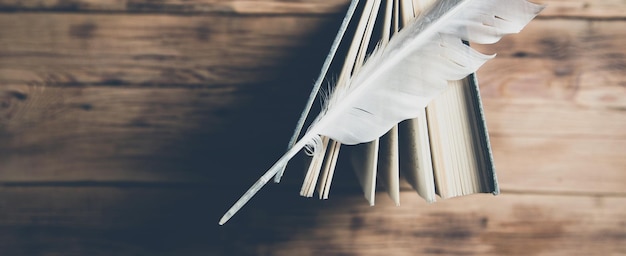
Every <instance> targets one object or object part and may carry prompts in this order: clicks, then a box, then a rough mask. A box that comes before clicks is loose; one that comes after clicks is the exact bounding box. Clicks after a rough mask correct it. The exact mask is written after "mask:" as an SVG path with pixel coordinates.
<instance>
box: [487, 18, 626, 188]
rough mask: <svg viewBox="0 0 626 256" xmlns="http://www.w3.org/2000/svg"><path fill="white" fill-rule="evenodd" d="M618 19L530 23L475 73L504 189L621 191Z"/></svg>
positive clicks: (624, 142) (622, 91)
mask: <svg viewBox="0 0 626 256" xmlns="http://www.w3.org/2000/svg"><path fill="white" fill-rule="evenodd" d="M623 25H624V22H623V21H584V20H536V21H533V22H531V23H530V24H529V25H528V27H527V28H526V29H525V30H524V31H522V33H520V34H518V35H513V36H508V37H505V38H504V39H503V40H502V42H500V43H498V44H496V45H493V46H481V45H479V46H477V48H478V49H479V50H481V51H482V52H490V53H492V52H497V53H498V56H497V57H496V59H494V60H492V61H490V62H487V64H485V66H484V67H482V68H481V69H480V70H479V72H478V79H479V83H480V86H481V95H482V97H483V104H484V107H485V112H486V113H485V115H486V118H487V124H488V128H489V131H490V135H491V137H492V140H491V141H492V143H493V145H492V146H493V149H494V158H495V161H496V168H497V169H498V176H499V178H500V182H501V185H502V188H503V189H514V190H520V191H530V190H544V191H554V190H558V191H570V192H571V191H586V192H589V193H611V192H620V193H623V192H624V191H626V190H625V189H626V188H625V187H624V186H623V184H625V182H626V176H625V175H624V170H626V169H624V168H626V162H624V159H626V151H624V150H623V149H624V148H626V129H624V127H626V111H625V110H626V87H624V82H623V81H626V76H625V73H624V72H623V70H624V67H626V64H625V63H624V60H623V59H624V58H623V57H624V56H626V49H624V47H622V45H624V44H625V43H626V33H625V32H624V30H623V28H622V26H623Z"/></svg>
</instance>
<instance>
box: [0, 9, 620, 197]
mask: <svg viewBox="0 0 626 256" xmlns="http://www.w3.org/2000/svg"><path fill="white" fill-rule="evenodd" d="M9 16H11V15H9ZM40 16H50V17H52V18H50V17H49V18H42V17H40ZM77 16H79V17H74V16H72V17H70V18H65V16H61V15H57V14H38V15H37V17H39V18H41V20H42V21H48V20H51V19H53V18H54V19H57V18H58V19H57V20H60V21H62V24H63V26H65V27H67V29H68V30H69V27H72V26H76V25H72V24H82V22H83V21H84V20H88V19H90V17H92V16H94V15H84V16H81V15H77ZM1 17H4V18H6V17H7V16H6V15H5V16H2V15H0V18H1ZM95 17H96V20H99V19H101V20H99V22H109V21H110V23H109V24H106V25H105V26H107V27H108V28H107V29H106V30H107V31H109V32H106V33H105V32H103V33H102V34H101V35H97V36H96V35H95V34H97V33H94V37H93V38H91V39H87V41H89V42H91V43H87V45H88V44H98V45H100V44H102V45H104V46H106V47H95V48H91V47H81V46H80V44H81V43H80V40H78V41H76V42H74V44H73V45H74V46H75V47H73V46H72V47H67V46H65V45H64V44H60V43H59V42H65V41H67V42H71V41H72V40H73V39H72V36H71V35H70V34H63V33H59V34H54V35H57V36H56V37H53V36H52V35H53V34H51V36H49V37H42V38H41V39H40V40H38V41H37V42H36V43H34V44H29V45H26V46H22V45H21V43H19V42H26V41H28V40H27V38H29V37H32V35H31V33H30V32H28V31H42V30H43V29H44V27H45V25H44V24H45V23H25V24H30V25H28V26H27V25H23V26H25V27H24V28H25V29H23V30H19V31H18V30H15V33H12V34H16V35H21V38H22V39H20V40H17V39H16V37H13V38H12V39H10V38H9V37H2V39H0V40H3V41H4V42H5V45H6V46H10V47H5V48H4V50H0V51H4V52H5V55H7V56H9V57H8V58H7V59H2V60H0V62H2V63H4V64H3V65H2V66H0V71H2V70H4V72H1V73H0V74H2V75H1V76H0V81H4V82H5V83H8V84H7V85H4V86H3V87H2V88H0V91H2V93H0V95H1V97H0V98H1V99H2V104H3V106H4V107H3V109H2V110H1V111H0V114H1V115H0V121H1V122H0V124H1V126H0V130H2V131H3V133H2V138H4V139H3V140H4V141H5V143H3V144H2V145H0V152H3V154H2V155H1V156H0V159H3V161H0V166H1V167H2V170H3V171H2V172H0V178H1V179H3V180H4V181H7V182H9V181H11V182H27V181H42V182H51V181H59V182H63V181H84V180H92V181H106V182H110V181H134V182H143V181H158V182H164V181H188V180H196V181H207V180H211V177H210V176H207V175H203V174H204V173H205V172H206V171H207V170H221V169H229V166H230V164H231V162H237V161H233V160H234V159H236V158H237V157H238V156H239V155H240V154H241V152H242V151H243V152H245V151H246V150H251V151H252V152H259V153H257V154H252V155H250V156H248V157H247V158H248V161H246V163H249V165H248V164H245V165H244V163H240V162H237V163H236V164H240V165H235V166H232V167H231V168H235V169H236V168H243V169H245V170H250V171H252V172H260V171H262V169H263V168H262V167H263V166H269V165H270V164H271V161H272V160H273V159H275V158H276V157H277V156H278V155H280V153H281V152H282V150H283V149H282V143H280V142H279V141H280V138H284V139H283V140H285V141H286V140H287V139H286V136H288V134H289V133H290V131H289V130H290V129H291V126H293V123H295V118H296V117H297V112H298V109H300V108H301V107H302V106H301V105H300V104H301V101H302V100H303V99H304V98H305V97H306V96H305V95H306V94H307V91H308V86H309V85H310V81H312V79H313V78H314V75H315V74H314V73H313V72H314V71H315V68H307V66H306V65H305V64H299V63H301V62H307V61H306V60H309V59H311V58H313V57H311V56H310V55H302V56H294V57H284V58H285V59H286V60H285V63H282V62H281V61H279V60H276V61H275V64H273V65H275V66H291V67H290V69H289V70H293V72H292V76H293V77H291V78H289V77H287V78H286V79H285V80H283V81H271V80H272V79H273V78H272V77H273V76H276V75H278V74H281V73H282V71H281V70H277V71H273V72H274V74H268V72H271V71H269V69H271V68H272V66H271V65H270V64H268V65H260V64H258V63H256V62H255V61H254V60H258V59H263V58H265V57H266V56H267V55H270V54H274V53H273V52H269V53H266V52H264V51H262V50H261V48H259V49H258V50H255V51H251V52H249V53H248V52H243V53H233V54H232V55H231V57H232V58H231V59H228V60H234V61H235V62H237V60H240V59H247V62H245V63H248V64H245V65H250V66H249V67H248V68H245V69H243V70H241V69H238V67H239V66H236V65H235V64H232V65H233V66H230V67H231V70H232V73H231V75H223V76H211V75H210V73H207V74H206V76H201V75H192V74H194V73H200V71H198V70H201V68H200V69H196V68H194V67H197V66H202V65H206V64H205V63H209V64H208V65H213V66H215V67H228V65H229V64H226V63H229V62H228V61H227V62H224V61H223V60H224V59H215V58H213V57H211V56H210V55H203V54H198V56H194V55H193V52H191V51H186V50H184V49H187V48H192V47H196V46H198V47H203V48H204V49H211V50H209V51H212V52H225V51H233V52H235V51H234V50H232V49H231V50H229V49H230V47H229V46H228V45H227V44H223V43H221V42H220V40H217V39H216V40H217V41H209V42H207V43H206V44H207V45H204V46H203V45H202V44H200V43H199V42H196V41H194V40H189V39H181V38H178V37H169V36H168V37H165V38H170V39H167V40H164V41H168V40H172V41H173V42H175V43H172V45H173V46H172V47H169V48H168V47H166V46H165V44H164V45H160V43H156V45H160V46H159V47H156V48H154V49H153V50H148V49H149V48H147V47H144V48H142V47H139V46H143V45H146V44H155V43H154V42H151V41H150V40H149V39H143V38H142V37H130V38H127V39H124V40H122V37H119V38H118V40H117V41H115V40H109V39H106V38H107V37H108V36H109V35H110V34H115V33H114V31H117V30H122V31H124V29H123V28H124V27H125V25H122V24H126V23H125V22H123V21H120V20H117V21H116V20H115V19H109V16H98V15H95ZM126 18H128V20H129V22H130V21H133V22H137V23H142V24H148V23H149V22H148V18H152V16H130V15H129V16H127V17H126ZM144 18H145V20H144ZM186 19H188V18H187V17H167V19H166V20H167V21H168V22H174V23H178V24H179V26H180V27H178V30H183V31H191V30H192V27H193V26H194V25H193V24H186V23H185V22H184V21H185V20H186ZM209 19H210V18H209ZM275 19H276V20H275ZM254 20H255V19H252V18H249V19H248V21H245V22H244V21H242V22H244V24H248V23H254ZM290 20H292V19H291V18H284V17H271V18H268V22H270V23H271V24H278V23H281V22H284V21H290ZM224 22H226V21H224ZM316 22H321V19H311V20H309V21H308V22H307V23H306V24H308V25H307V26H309V27H317V26H318V25H316ZM98 24H99V23H98ZM115 24H117V25H115ZM97 26H100V25H97ZM275 26H278V25H275ZM294 26H295V25H294ZM623 26H624V22H622V21H578V20H538V21H534V22H532V23H531V24H530V25H529V26H528V28H527V29H526V30H524V31H523V32H522V33H521V34H519V35H514V36H510V37H506V38H505V39H504V40H503V41H502V42H501V43H499V44H497V45H495V46H493V47H485V46H478V48H479V49H480V50H481V51H484V52H498V54H499V55H498V57H497V58H496V59H494V60H492V61H491V62H488V63H487V64H486V65H485V67H484V68H483V69H481V70H480V71H479V74H478V77H479V80H480V85H481V90H482V95H483V100H484V105H485V110H486V116H487V121H488V127H489V130H490V133H491V136H492V137H493V141H494V151H495V154H496V158H495V159H496V165H497V168H498V170H499V173H501V174H500V176H501V179H502V180H501V183H502V186H503V188H511V189H513V188H514V189H519V190H529V191H532V190H551V191H574V190H579V189H583V190H584V191H589V192H597V193H608V192H612V191H615V192H624V191H625V190H624V189H625V188H624V186H623V184H624V182H626V176H625V175H624V174H623V173H624V172H623V170H624V169H623V168H624V167H623V166H625V165H624V162H623V156H624V152H622V151H620V150H619V149H620V148H625V147H626V146H625V143H626V130H624V129H623V127H626V112H625V111H623V109H626V105H624V102H626V100H625V99H624V97H626V92H624V87H623V85H622V84H621V83H622V81H624V80H626V77H624V73H623V72H622V70H621V67H623V63H621V61H622V60H621V58H620V57H619V56H626V51H625V50H624V48H623V47H622V45H623V42H624V41H625V35H624V32H623V30H622V27H623ZM564 28H566V29H564ZM178 30H177V31H178ZM295 30H296V29H295V28H293V30H289V29H286V30H285V31H283V32H281V33H283V35H282V37H283V38H284V40H280V41H278V42H280V43H283V44H287V45H291V46H290V47H292V48H299V47H301V49H311V47H312V46H308V47H309V48H307V47H306V46H298V43H297V42H301V41H304V39H305V38H308V35H306V34H304V33H303V32H296V31H295ZM232 31H237V32H238V33H241V34H242V35H237V34H232V35H231V34H227V33H226V32H223V33H224V34H221V35H220V37H223V38H228V37H229V36H232V37H241V38H244V37H250V38H255V40H253V41H249V42H248V44H250V45H271V44H272V43H274V42H276V41H275V40H274V39H273V38H272V37H270V36H265V35H263V33H265V32H264V31H263V30H260V31H254V30H249V29H246V30H232ZM232 31H231V32H232ZM268 31H269V29H268ZM0 33H3V32H0ZM4 33H6V34H10V33H7V32H4ZM125 33H129V34H136V33H148V32H146V31H144V32H140V31H139V29H137V30H134V29H132V30H129V31H128V32H125ZM149 33H153V34H154V35H155V36H156V35H157V34H158V33H159V26H156V27H154V30H153V31H152V32H149ZM190 33H193V32H190ZM58 35H66V37H67V39H59V38H58ZM118 36H119V35H118ZM149 38H150V37H149ZM298 38H300V39H298ZM102 41H106V42H108V43H106V44H105V43H103V42H102ZM226 41H227V42H230V41H228V40H226ZM129 47H139V48H138V50H137V51H131V53H130V54H128V55H129V56H126V55H125V54H123V52H128V50H127V49H128V48H129ZM220 47H221V48H220ZM36 49H41V50H42V51H46V52H48V53H50V54H52V53H54V52H56V51H59V52H63V51H65V52H68V53H67V54H66V55H64V56H67V57H65V58H57V57H56V55H52V56H48V55H46V54H34V53H33V54H31V55H28V54H27V52H32V51H35V52H37V50H36ZM132 49H135V48H132ZM242 49H243V48H242ZM165 50H167V51H172V52H176V54H175V55H183V56H180V57H179V58H180V60H179V59H177V58H172V59H170V58H157V59H158V60H157V59H153V58H148V59H141V58H134V57H132V56H141V55H145V54H144V53H142V51H154V52H159V51H165ZM115 51H119V52H120V53H119V54H109V53H110V52H115ZM277 51H278V50H277ZM306 51H309V50H306ZM315 51H319V52H323V50H321V49H320V50H312V51H310V52H315ZM281 54H284V53H281ZM285 55H286V54H285ZM320 55H322V54H320ZM11 56H13V57H11ZM72 56H74V57H72ZM155 56H162V55H159V54H156V55H155ZM136 59H139V60H136ZM183 60H187V62H190V63H184V64H183V62H185V61H183ZM194 61H195V62H197V63H196V64H193V62H194ZM127 62H128V63H131V64H133V63H134V64H133V65H137V67H135V68H134V69H128V68H127V67H126V66H121V64H122V63H127ZM41 63H43V64H41ZM45 63H54V65H44V64H45ZM80 63H86V65H79V64H80ZM237 63H239V62H237ZM242 63H244V62H241V63H240V64H237V65H244V64H242ZM2 67H4V68H2ZM76 67H80V68H79V69H77V68H76ZM37 69H39V70H37ZM110 69H113V70H116V71H115V72H112V71H108V70H110ZM172 69H174V71H172V72H171V73H167V72H165V73H164V74H161V75H158V76H152V75H151V74H154V73H163V70H172ZM85 70H87V71H85ZM249 70H250V71H249ZM303 70H312V71H310V72H309V73H306V72H304V71H303ZM171 74H179V75H173V76H172V75H171ZM266 76H267V77H266ZM258 77H262V78H258ZM254 80H259V81H267V82H257V83H255V84H248V85H245V84H244V85H241V84H239V83H242V82H254ZM216 83H217V84H224V85H220V86H216V85H215V84H216ZM231 84H232V85H231ZM162 87H164V88H162ZM261 88H264V89H261ZM290 95H291V96H290ZM297 95H299V96H297ZM268 99H271V100H268ZM269 102H271V104H269ZM256 113H273V114H271V115H266V116H265V118H267V119H262V117H263V115H258V114H256ZM252 117H254V118H255V119H251V118H252ZM255 120H259V121H260V123H259V124H260V125H254V128H255V132H254V134H250V132H249V131H250V130H251V129H250V128H249V127H250V126H251V125H252V124H254V123H255V122H256V121H255ZM261 120H262V121H261ZM269 124H272V125H269ZM233 127H235V128H233ZM260 134H263V135H265V136H259V135H260ZM155 138H158V139H155ZM527 140H528V141H529V142H528V143H525V141H527ZM246 142H250V143H246ZM531 142H532V143H531ZM242 145H246V146H242ZM522 145H523V146H522ZM546 145H560V146H558V149H559V150H557V151H554V155H551V154H547V153H549V152H553V150H556V148H555V147H556V146H555V147H552V148H548V147H546ZM587 145H596V146H587ZM268 147H270V148H272V149H273V150H267V149H268ZM581 149H584V150H582V151H581ZM9 152H11V153H9ZM537 152H541V153H537ZM557 153H558V154H557ZM542 154H543V155H547V156H548V157H546V158H537V157H539V156H541V155H542ZM586 154H587V155H588V157H591V159H587V158H588V157H585V155H586ZM557 155H558V157H556V156H557ZM207 158H208V160H210V161H208V162H210V163H211V164H208V163H207V161H205V159H207ZM500 159H502V160H500ZM557 159H558V160H557ZM593 159H602V161H601V163H597V161H591V160H593ZM537 161H538V162H537ZM533 162H537V163H541V164H535V165H534V166H533V165H531V164H530V163H533ZM594 164H595V165H596V166H597V168H596V169H597V170H596V171H594V172H585V170H587V169H588V168H591V167H593V165H594ZM181 166H183V167H181ZM568 166H571V167H569V168H568ZM257 169H258V170H257ZM591 173H593V174H594V175H597V176H598V177H599V178H598V179H592V180H594V181H598V182H593V183H587V184H585V185H584V186H582V185H581V184H583V183H586V182H587V181H589V179H588V177H589V175H591ZM297 175H300V174H299V173H298V174H297ZM525 175H529V177H535V178H529V179H525V178H524V177H525ZM535 182H539V184H542V186H536V184H537V183H535Z"/></svg>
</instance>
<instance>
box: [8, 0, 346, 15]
mask: <svg viewBox="0 0 626 256" xmlns="http://www.w3.org/2000/svg"><path fill="white" fill-rule="evenodd" d="M347 4H348V1H345V0H332V1H322V0H310V1H303V0H289V1H280V0H279V1H276V0H256V1H255V0H243V1H242V0H233V1H219V0H192V1H188V0H164V1H150V0H114V1H93V0H19V1H15V0H0V11H2V10H4V11H63V12H68V11H69V12H109V13H111V12H112V13H116V12H126V13H129V12H130V13H133V12H139V13H146V12H147V13H168V14H202V13H222V14H254V15H259V14H262V15H268V14H271V15H294V14H301V15H319V14H322V15H327V14H334V13H338V12H342V11H344V10H345V7H346V6H347Z"/></svg>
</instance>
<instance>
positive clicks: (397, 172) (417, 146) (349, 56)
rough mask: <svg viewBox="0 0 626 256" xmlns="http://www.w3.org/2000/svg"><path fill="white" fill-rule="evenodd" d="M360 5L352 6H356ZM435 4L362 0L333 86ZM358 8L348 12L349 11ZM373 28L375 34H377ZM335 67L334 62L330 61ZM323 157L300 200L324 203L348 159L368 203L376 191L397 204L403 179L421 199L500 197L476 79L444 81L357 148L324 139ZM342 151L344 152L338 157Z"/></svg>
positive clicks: (312, 164)
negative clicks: (420, 106) (416, 111)
mask: <svg viewBox="0 0 626 256" xmlns="http://www.w3.org/2000/svg"><path fill="white" fill-rule="evenodd" d="M357 2H358V1H356V0H355V1H353V3H352V4H353V5H355V4H356V3H357ZM434 3H435V1H434V0H387V1H382V0H367V1H365V2H364V3H362V4H361V5H360V6H359V8H358V10H359V11H360V12H359V14H360V17H358V21H356V25H355V26H354V28H353V31H354V32H353V34H352V40H351V41H349V42H348V40H341V41H340V42H339V44H348V45H349V46H348V47H347V51H346V53H345V56H344V58H343V59H342V60H343V63H342V64H341V65H339V66H341V68H340V69H339V70H340V71H339V75H338V78H337V82H336V84H337V86H342V85H343V84H345V81H346V80H347V79H349V77H350V76H351V75H352V74H354V73H356V72H358V70H359V68H360V66H361V65H362V64H363V62H364V61H365V59H366V57H367V55H368V54H369V53H370V52H371V51H372V49H373V48H374V47H373V44H375V43H377V42H380V44H381V45H384V44H386V43H387V42H388V41H389V38H390V37H391V36H393V34H394V33H396V32H397V31H399V30H400V29H401V28H402V27H403V26H404V25H406V24H407V23H408V22H410V21H411V20H412V19H413V18H414V17H415V16H417V15H418V14H419V13H420V12H421V11H422V10H424V9H426V8H428V7H429V6H430V5H432V4H434ZM351 8H354V9H353V11H354V10H357V8H355V7H354V6H351ZM375 29H377V30H378V31H375ZM336 62H338V61H336ZM322 145H323V153H322V154H317V155H314V156H313V158H312V159H311V162H310V165H309V168H308V170H307V171H306V174H305V178H304V181H303V184H302V187H301V191H300V195H302V196H305V197H312V196H313V195H314V194H315V191H317V194H318V196H319V198H320V199H328V197H329V193H330V188H331V183H332V178H333V176H334V172H335V168H336V166H337V161H338V159H339V156H340V155H341V156H344V153H343V151H347V153H345V155H346V156H345V157H346V158H348V159H349V161H350V163H351V164H352V166H353V169H354V171H355V174H356V177H357V179H358V181H359V183H360V185H361V188H362V190H363V194H364V197H365V198H366V200H367V201H368V202H369V204H370V205H374V204H375V193H376V189H377V188H380V187H382V188H384V189H385V190H386V191H387V192H388V194H389V196H390V197H391V199H392V200H393V201H394V202H395V204H397V205H399V204H400V187H401V185H400V184H401V180H404V181H406V182H407V183H408V184H409V185H410V187H411V188H412V189H413V190H415V191H416V192H417V193H418V194H419V195H420V196H421V197H422V198H423V199H424V200H426V201H428V202H435V201H436V200H437V198H442V199H445V198H451V197H456V196H463V195H469V194H474V193H493V194H498V193H499V188H498V182H497V178H496V175H495V168H494V164H493V156H492V152H491V146H490V143H489V136H488V133H487V126H486V122H485V117H484V113H483V110H482V103H481V99H480V93H479V88H478V85H477V81H476V77H475V75H470V76H468V77H466V78H464V79H462V80H458V81H449V85H448V88H447V89H446V90H445V91H444V92H443V93H442V94H441V95H439V96H438V97H436V98H435V99H434V100H433V101H432V102H431V103H430V104H429V105H428V106H427V108H426V109H424V111H423V112H422V113H420V115H419V116H418V117H417V118H414V119H410V120H405V121H403V122H401V123H400V124H399V125H397V126H396V127H394V128H393V129H391V130H390V131H389V132H388V133H386V134H385V135H384V136H382V137H381V138H380V139H377V140H375V141H372V142H370V143H365V144H361V145H356V146H347V147H348V148H347V150H346V149H342V148H344V147H346V146H342V145H341V144H340V143H338V142H336V141H333V140H331V139H329V138H326V137H324V138H323V143H322ZM340 152H341V153H342V154H340Z"/></svg>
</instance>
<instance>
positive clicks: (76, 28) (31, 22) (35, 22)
mask: <svg viewBox="0 0 626 256" xmlns="http://www.w3.org/2000/svg"><path fill="white" fill-rule="evenodd" d="M335 22H336V20H335V19H331V18H320V17H298V16H267V17H265V16H264V17H241V16H236V17H235V16H219V15H213V16H191V17H187V16H167V15H113V16H112V15H104V14H76V15H64V14H56V13H52V14H50V13H45V14H40V13H13V14H0V57H1V58H0V83H2V84H34V85H40V84H44V85H46V86H52V85H54V86H86V85H108V86H131V85H132V86H176V87H180V86H193V87H199V86H200V87H201V86H204V85H215V84H219V85H225V84H246V83H262V82H268V81H273V80H275V79H278V78H279V77H280V78H281V79H284V76H285V74H289V73H290V72H289V71H293V70H294V69H295V70H298V69H305V68H310V67H313V66H314V67H317V66H319V65H320V63H321V62H322V60H323V57H324V52H326V51H327V48H328V47H330V43H331V40H332V33H334V31H335V29H334V28H332V27H334V26H335ZM314 39H315V40H314ZM305 49H306V50H305ZM304 60H306V63H305V61H304ZM294 62H303V63H295V64H294ZM310 69H312V70H313V71H309V72H314V71H315V70H316V69H317V68H310ZM305 70H306V69H305ZM287 77H289V75H287ZM306 87H308V84H307V85H306Z"/></svg>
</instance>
